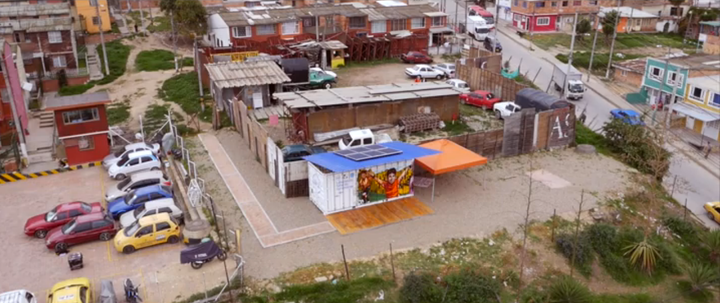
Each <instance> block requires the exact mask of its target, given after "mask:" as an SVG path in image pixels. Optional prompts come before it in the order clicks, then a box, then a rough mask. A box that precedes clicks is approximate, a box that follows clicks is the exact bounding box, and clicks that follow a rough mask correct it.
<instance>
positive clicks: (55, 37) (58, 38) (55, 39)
mask: <svg viewBox="0 0 720 303" xmlns="http://www.w3.org/2000/svg"><path fill="white" fill-rule="evenodd" d="M48 40H49V41H50V43H61V42H62V34H61V33H60V32H48Z"/></svg>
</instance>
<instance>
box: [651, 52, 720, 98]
mask: <svg viewBox="0 0 720 303" xmlns="http://www.w3.org/2000/svg"><path fill="white" fill-rule="evenodd" d="M666 65H667V68H666ZM714 75H720V60H718V56H716V55H708V54H694V55H689V56H688V55H685V56H675V55H671V56H670V57H666V58H651V57H650V58H647V64H646V66H645V74H644V76H643V81H642V89H643V90H644V91H645V92H646V93H647V103H648V104H650V105H655V104H661V105H662V106H667V105H669V104H675V103H678V101H681V100H683V98H684V97H685V93H686V92H685V89H686V85H687V81H688V79H690V78H696V77H704V76H714ZM673 91H674V92H675V95H674V96H673Z"/></svg>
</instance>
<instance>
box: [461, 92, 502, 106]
mask: <svg viewBox="0 0 720 303" xmlns="http://www.w3.org/2000/svg"><path fill="white" fill-rule="evenodd" d="M500 101H501V100H500V98H496V97H495V95H493V94H492V93H491V92H488V91H484V90H476V91H474V92H472V93H467V94H460V103H462V104H470V105H474V106H478V107H482V108H483V109H486V110H487V109H491V108H493V106H494V105H495V103H498V102H500Z"/></svg>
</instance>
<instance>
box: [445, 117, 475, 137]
mask: <svg viewBox="0 0 720 303" xmlns="http://www.w3.org/2000/svg"><path fill="white" fill-rule="evenodd" d="M442 131H444V132H447V133H448V135H449V136H457V135H461V134H464V133H469V132H472V131H473V129H472V127H470V126H469V125H467V123H465V121H463V120H461V119H458V120H455V121H445V127H443V128H442Z"/></svg>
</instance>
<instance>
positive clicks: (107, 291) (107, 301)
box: [98, 280, 117, 303]
mask: <svg viewBox="0 0 720 303" xmlns="http://www.w3.org/2000/svg"><path fill="white" fill-rule="evenodd" d="M100 285H101V286H100V287H101V288H100V300H99V302H98V303H117V297H116V296H115V288H114V287H113V283H112V281H110V280H102V281H100Z"/></svg>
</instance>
